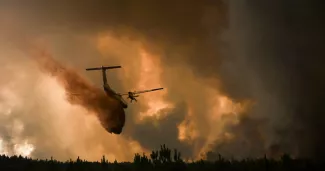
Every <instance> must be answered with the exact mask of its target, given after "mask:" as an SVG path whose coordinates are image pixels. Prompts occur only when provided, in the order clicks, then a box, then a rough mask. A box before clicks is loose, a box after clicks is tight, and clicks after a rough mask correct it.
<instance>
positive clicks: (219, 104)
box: [0, 0, 325, 159]
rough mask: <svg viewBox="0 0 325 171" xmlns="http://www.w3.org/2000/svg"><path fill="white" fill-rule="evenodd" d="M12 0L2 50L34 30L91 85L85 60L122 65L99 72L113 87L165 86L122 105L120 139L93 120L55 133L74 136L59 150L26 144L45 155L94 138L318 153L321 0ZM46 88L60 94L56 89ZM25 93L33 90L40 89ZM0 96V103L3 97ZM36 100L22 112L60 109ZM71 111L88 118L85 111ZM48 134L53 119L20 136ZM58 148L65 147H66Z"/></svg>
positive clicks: (225, 151) (193, 150)
mask: <svg viewBox="0 0 325 171" xmlns="http://www.w3.org/2000/svg"><path fill="white" fill-rule="evenodd" d="M17 2H18V1H6V0H3V1H1V2H0V3H1V4H0V9H1V11H0V12H1V15H0V20H1V23H4V24H3V25H1V27H0V30H1V32H0V35H1V36H0V41H1V43H2V44H4V45H5V46H2V47H7V48H3V49H11V50H12V51H15V48H16V47H15V46H16V44H17V42H21V41H25V39H27V40H28V39H33V38H42V39H43V40H46V41H47V42H48V45H49V46H48V47H49V48H50V51H51V54H53V56H54V57H55V58H56V59H57V60H58V61H60V62H61V63H64V64H69V65H71V66H73V67H74V68H75V70H76V71H77V72H78V73H80V74H83V75H84V76H87V77H88V78H89V79H90V80H91V81H92V82H93V83H94V84H96V85H100V84H101V79H100V77H99V74H96V75H95V74H94V75H92V74H91V73H88V74H86V73H83V70H84V68H86V67H91V66H100V65H111V64H113V63H114V64H118V65H122V68H123V69H121V70H119V71H112V72H110V73H112V74H108V80H110V85H111V86H112V87H113V88H114V89H116V90H117V91H119V92H124V91H128V90H138V89H146V88H155V87H156V86H157V87H164V88H166V89H165V90H164V91H162V92H155V93H154V94H145V95H141V96H140V98H139V101H138V103H137V104H135V105H130V107H129V108H128V109H127V114H126V117H127V118H128V119H126V124H125V130H124V134H123V135H121V136H119V138H118V139H119V140H120V139H123V140H121V141H118V142H117V141H114V140H115V139H114V138H113V139H114V140H112V139H111V135H109V136H108V137H106V136H107V134H106V133H105V134H103V133H102V132H101V133H97V132H98V131H99V132H100V129H97V128H96V129H95V130H96V131H95V130H93V129H89V130H88V131H85V134H84V136H85V137H87V138H84V139H78V138H79V137H78V136H79V135H80V134H79V132H78V133H76V132H77V131H76V132H73V133H71V134H69V136H66V135H61V134H59V135H57V138H58V139H60V140H61V141H63V140H65V139H69V138H67V137H73V139H78V140H80V141H81V140H82V142H83V143H81V145H80V146H79V147H75V146H72V145H71V143H70V141H72V140H71V139H72V138H71V139H69V143H67V142H65V141H64V143H62V144H64V145H62V146H61V145H58V144H59V143H53V144H55V145H53V144H51V143H47V144H46V145H42V144H41V143H37V142H34V144H35V149H36V150H37V149H39V151H43V153H44V154H47V155H49V154H52V152H53V153H54V154H55V155H56V156H59V157H61V156H63V157H67V156H70V155H71V156H75V155H77V153H78V150H79V151H81V152H80V153H82V154H87V152H86V151H87V150H86V151H85V150H83V149H88V148H87V147H89V146H91V145H98V144H99V145H98V146H100V148H98V149H96V150H93V151H95V152H96V154H100V153H101V152H103V153H110V154H114V155H116V156H118V155H119V158H123V159H130V156H128V155H127V153H130V152H126V151H123V150H121V151H119V150H117V149H118V148H115V147H116V146H118V145H119V144H121V142H124V145H125V144H130V143H127V142H131V141H136V142H137V143H138V144H139V146H140V147H142V148H140V147H139V148H137V149H136V150H135V149H134V150H133V151H137V150H139V149H141V150H144V149H148V150H150V149H153V148H156V147H159V145H160V144H161V143H167V144H168V145H169V146H171V147H176V148H178V149H180V150H181V151H182V152H183V154H184V155H185V156H186V157H192V158H196V157H199V155H200V154H201V153H205V152H207V151H214V152H216V153H218V152H219V153H221V154H222V155H225V156H227V157H230V156H234V157H240V158H242V157H248V156H253V157H255V156H263V155H264V154H265V153H266V154H267V155H269V156H275V157H277V156H278V155H280V154H281V153H283V152H288V153H291V154H293V155H295V156H304V157H317V156H320V155H323V154H325V153H324V152H323V151H324V146H323V144H324V139H323V138H322V137H323V132H324V131H322V130H325V129H323V124H322V123H323V122H324V117H323V116H324V115H322V113H324V108H323V107H322V100H321V99H323V97H324V93H323V92H324V91H322V87H324V77H323V76H322V74H323V73H324V70H323V69H322V68H324V67H322V62H319V61H320V60H321V59H322V58H321V57H322V56H324V53H323V51H322V50H321V49H322V48H321V47H322V45H323V44H324V41H323V38H322V30H324V29H323V25H321V24H319V23H321V21H322V20H321V16H320V15H321V12H320V11H322V10H321V9H320V8H321V7H322V5H318V4H317V3H316V2H314V1H313V2H312V1H308V2H307V1H297V0H296V1H293V0H292V1H291V0H287V1H280V0H278V1H277V0H274V1H270V2H261V1H254V0H249V1H248V0H247V1H237V0H231V1H222V0H214V1H209V0H206V1H203V0H202V1H195V0H186V1H185V0H179V1H175V0H164V1H150V0H143V1H141V2H139V1H135V0H129V1H113V0H110V1H109V0H105V1H104V0H94V1H90V0H89V1H86V0H83V1H74V0H71V1H60V0H57V1H50V0H49V1H41V0H34V1H28V2H27V1H20V2H19V3H17ZM26 37H27V38H26ZM22 53H24V52H22ZM2 54H6V55H1V58H2V59H1V58H0V60H2V61H7V63H6V65H7V66H12V65H14V64H17V63H20V64H21V65H24V63H28V60H22V61H21V59H17V60H15V59H10V60H9V59H8V56H15V55H9V53H7V52H6V50H3V51H2ZM19 55H21V54H19ZM19 71H20V70H19ZM21 72H23V71H21ZM25 72H26V71H25ZM25 72H23V73H25ZM30 72H31V73H32V74H30V75H32V76H31V77H32V78H33V79H32V78H31V79H27V80H37V79H36V78H38V77H37V75H38V74H34V72H35V73H37V72H36V71H34V72H32V71H30V70H28V73H30ZM113 72H114V73H113ZM116 72H117V73H116ZM15 73H18V72H15ZM2 75H4V74H3V72H2V74H1V76H2ZM17 75H19V74H17ZM1 78H6V75H4V76H3V77H1ZM19 78H20V77H19V76H17V77H11V79H12V80H21V79H19ZM8 79H9V77H8ZM0 81H1V80H0ZM61 81H62V80H61ZM2 82H3V84H5V83H6V81H2ZM30 84H31V85H29V84H27V85H26V86H28V89H27V88H21V91H22V92H24V93H26V92H29V91H28V90H30V89H33V87H36V85H40V83H39V82H37V81H35V84H32V83H30ZM63 85H64V84H63ZM61 88H62V87H61ZM8 89H10V90H11V91H10V92H16V91H17V90H15V88H12V87H9V88H8ZM56 89H57V91H58V90H61V89H60V87H59V86H58V87H56ZM33 90H35V91H33V92H34V93H35V94H38V95H40V94H42V93H44V92H42V91H40V90H39V91H37V90H36V89H33ZM41 90H42V89H41ZM37 92H38V93H37ZM95 92H96V90H95ZM24 93H18V94H20V96H19V97H21V98H18V99H20V100H22V99H26V96H25V95H24ZM95 94H96V93H95ZM53 96H54V95H53ZM6 97H9V95H6ZM28 97H29V98H30V99H32V100H31V101H37V99H36V98H31V97H30V96H28ZM36 97H38V96H36ZM45 97H46V96H45ZM9 99H10V98H4V100H3V101H5V102H6V103H8V102H9V101H10V102H11V101H13V100H9ZM246 100H248V102H249V103H247V104H249V105H246ZM75 102H76V101H75ZM78 102H80V103H84V102H81V101H78ZM250 102H254V103H253V105H250V104H251V103H250ZM10 104H11V103H10ZM27 104H29V103H26V104H24V103H22V106H23V107H22V109H31V108H32V107H31V106H28V105H27ZM46 104H47V105H44V106H43V107H42V109H43V110H40V111H42V112H34V111H33V112H32V113H47V112H46V110H45V108H46V109H51V110H50V112H49V113H56V114H58V113H60V110H59V109H60V108H59V107H58V106H60V105H61V106H62V105H63V106H67V104H65V103H63V104H56V103H54V102H53V101H51V100H49V101H48V103H46ZM12 105H13V104H11V106H12ZM54 106H55V107H54ZM247 106H248V108H247ZM68 108H69V109H70V107H68ZM12 109H18V107H12ZM33 109H35V107H33ZM78 110H79V109H78ZM24 111H28V110H24ZM27 113H31V112H27ZM62 113H64V115H62V117H63V116H66V117H69V119H70V120H69V122H71V123H74V124H76V125H78V122H74V121H73V119H72V116H71V115H66V114H67V113H69V112H62ZM33 116H34V117H36V116H42V114H38V115H36V114H34V115H33ZM51 116H52V115H51ZM73 116H74V117H77V116H75V115H73ZM80 116H84V117H85V118H87V119H86V120H88V116H86V115H80ZM19 117H21V115H19V114H17V115H16V116H15V117H13V118H19ZM70 117H71V118H70ZM80 119H81V118H80ZM56 122H58V120H54V121H53V125H56V124H55V123H56ZM41 123H42V122H41ZM86 123H88V122H86V121H85V123H84V124H86ZM64 124H65V127H66V128H69V129H72V128H71V127H69V126H68V125H69V124H68V123H66V122H64ZM64 124H61V127H62V125H64ZM36 125H42V124H38V123H37V122H36V123H35V122H33V124H30V125H29V126H28V127H27V126H26V127H25V130H28V129H30V130H35V129H33V128H34V127H36ZM80 125H83V124H79V126H80ZM33 126H34V127H33ZM93 126H94V125H93ZM3 130H7V129H3ZM54 130H56V126H52V127H51V129H48V132H39V135H33V136H31V137H33V138H34V139H36V140H38V141H39V142H40V141H41V140H44V139H45V138H48V137H49V136H48V135H51V134H52V133H53V132H55V131H54ZM86 130H87V129H86ZM27 132H28V131H27ZM3 134H4V133H3ZM92 134H95V135H96V136H95V135H92ZM20 137H23V136H20ZM102 137H105V138H106V139H104V138H103V139H102ZM30 139H32V138H30ZM67 144H69V145H67ZM89 144H91V145H89ZM107 144H110V146H112V147H114V148H109V145H107ZM132 144H133V143H132ZM125 146H128V147H130V146H131V145H125ZM101 148H103V149H104V150H101ZM65 149H72V150H71V151H70V153H69V154H66V153H65V152H64V151H65ZM125 149H127V148H125ZM122 153H123V155H122ZM35 156H42V155H40V153H35ZM93 157H95V156H93Z"/></svg>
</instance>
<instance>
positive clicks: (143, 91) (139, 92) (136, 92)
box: [119, 88, 164, 96]
mask: <svg viewBox="0 0 325 171" xmlns="http://www.w3.org/2000/svg"><path fill="white" fill-rule="evenodd" d="M162 89H164V88H154V89H150V90H142V91H134V92H132V93H133V94H141V93H147V92H151V91H157V90H162ZM119 95H121V96H125V95H128V93H123V94H119Z"/></svg>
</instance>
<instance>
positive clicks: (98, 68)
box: [86, 66, 122, 71]
mask: <svg viewBox="0 0 325 171" xmlns="http://www.w3.org/2000/svg"><path fill="white" fill-rule="evenodd" d="M116 68H122V67H121V66H101V67H95V68H86V71H94V70H107V69H116Z"/></svg>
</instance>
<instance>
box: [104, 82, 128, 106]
mask: <svg viewBox="0 0 325 171" xmlns="http://www.w3.org/2000/svg"><path fill="white" fill-rule="evenodd" d="M104 91H105V92H106V94H107V95H108V96H111V97H113V98H115V99H116V100H118V101H119V102H120V103H121V105H122V107H123V108H124V109H126V108H127V107H128V105H127V103H126V102H125V101H124V100H123V98H122V96H121V95H119V94H117V93H116V92H115V91H114V90H113V89H111V87H110V86H109V85H108V84H106V85H104Z"/></svg>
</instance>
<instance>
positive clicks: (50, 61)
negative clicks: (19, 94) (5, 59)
mask: <svg viewBox="0 0 325 171" xmlns="http://www.w3.org/2000/svg"><path fill="white" fill-rule="evenodd" d="M35 49H36V51H35V50H33V53H31V54H30V57H31V59H33V60H35V61H36V62H37V63H38V65H39V66H40V68H41V71H43V72H46V73H49V74H50V75H51V76H52V77H55V78H56V79H57V80H58V81H59V83H61V85H62V86H63V87H64V89H65V91H66V95H67V100H68V101H69V102H70V103H71V104H73V105H80V106H82V107H84V108H86V109H87V110H89V111H90V112H92V113H94V114H95V115H96V116H97V117H98V119H99V120H100V122H101V124H102V125H103V127H104V128H105V129H107V130H108V131H110V130H111V128H118V129H121V130H122V128H123V126H124V123H125V113H124V110H123V108H122V106H121V104H120V103H119V101H118V100H116V99H114V98H113V97H110V96H108V95H106V94H105V93H104V91H103V90H101V89H99V88H97V87H95V86H92V85H91V84H90V83H89V82H87V80H86V79H84V78H83V77H82V76H81V75H79V74H78V73H77V72H76V71H74V70H73V69H70V68H67V67H66V66H64V65H63V64H61V63H59V62H58V61H57V60H55V59H54V58H53V57H52V56H51V55H50V54H49V53H48V52H47V51H45V50H39V49H38V48H35ZM49 91H51V90H49Z"/></svg>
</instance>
